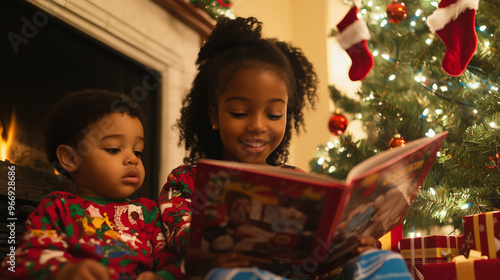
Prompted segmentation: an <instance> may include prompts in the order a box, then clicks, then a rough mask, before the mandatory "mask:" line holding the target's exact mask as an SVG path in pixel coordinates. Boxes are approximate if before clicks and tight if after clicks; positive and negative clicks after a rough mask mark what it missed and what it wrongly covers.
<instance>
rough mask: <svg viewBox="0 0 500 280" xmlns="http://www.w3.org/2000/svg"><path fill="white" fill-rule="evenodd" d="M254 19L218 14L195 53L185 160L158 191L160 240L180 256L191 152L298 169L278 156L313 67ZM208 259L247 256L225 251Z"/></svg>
mask: <svg viewBox="0 0 500 280" xmlns="http://www.w3.org/2000/svg"><path fill="white" fill-rule="evenodd" d="M261 25H262V24H261V23H260V22H259V21H257V20H256V19H255V18H237V19H234V20H232V19H229V18H220V19H219V20H218V22H217V25H216V27H215V29H214V30H213V32H212V33H211V35H210V36H209V37H208V39H207V41H206V42H205V44H204V45H203V46H202V48H201V49H200V52H199V54H198V59H197V61H196V64H197V65H198V74H197V76H196V77H195V79H194V82H193V85H192V88H191V90H190V92H189V93H188V95H187V96H186V97H185V99H184V100H183V107H182V109H181V113H182V115H181V118H180V119H179V120H178V122H177V126H178V127H179V129H180V142H179V143H180V144H182V143H184V148H185V149H186V151H187V152H188V156H187V157H186V158H185V159H184V163H186V164H187V165H181V166H179V167H177V168H176V169H174V170H173V171H172V173H171V174H170V175H169V176H168V180H167V182H166V184H165V185H164V187H163V189H162V191H161V193H160V198H159V206H160V209H161V211H162V219H163V222H164V224H165V226H166V230H167V241H168V242H167V243H168V245H169V246H170V247H171V249H172V250H175V251H176V252H177V253H179V254H180V255H181V256H185V250H186V246H187V241H188V235H189V228H190V220H191V211H192V208H191V206H192V205H191V194H192V190H193V186H194V178H195V175H196V165H195V164H196V161H197V160H198V159H200V158H210V159H222V160H229V161H239V162H245V163H255V164H267V165H272V166H280V167H282V168H293V169H297V170H299V169H298V168H295V167H292V166H288V165H284V164H285V163H286V161H287V159H288V155H289V152H288V148H289V145H290V139H291V133H292V128H295V130H296V131H297V132H299V131H300V127H302V126H303V125H304V120H303V113H302V109H303V108H304V107H305V105H306V102H308V103H309V104H310V105H311V107H312V108H314V104H315V101H316V99H317V96H316V87H317V82H318V81H317V77H316V73H315V72H314V70H313V66H312V64H311V63H310V62H309V61H308V60H307V58H306V57H305V56H304V54H303V53H302V51H301V50H300V49H299V48H296V47H293V46H292V45H290V44H288V43H285V42H280V41H277V40H274V39H266V38H262V35H261V29H262V27H261ZM299 171H301V170H299ZM302 172H304V171H302ZM361 242H362V243H361V244H363V247H359V248H358V250H359V252H361V251H364V250H366V249H369V248H373V244H375V240H374V239H373V238H365V239H362V240H361ZM370 245H372V246H370ZM213 265H214V267H242V266H248V265H249V264H248V262H247V261H244V260H241V259H239V256H238V255H237V254H228V255H224V256H222V257H219V258H218V259H216V260H215V261H214V262H213Z"/></svg>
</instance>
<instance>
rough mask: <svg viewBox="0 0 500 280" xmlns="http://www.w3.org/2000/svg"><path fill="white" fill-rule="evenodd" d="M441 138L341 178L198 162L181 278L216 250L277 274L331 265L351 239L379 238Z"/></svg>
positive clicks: (400, 211) (396, 218) (386, 155)
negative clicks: (238, 255) (341, 179)
mask: <svg viewBox="0 0 500 280" xmlns="http://www.w3.org/2000/svg"><path fill="white" fill-rule="evenodd" d="M446 136H447V132H443V133H441V134H438V135H436V136H434V137H425V138H421V139H418V140H415V141H412V142H409V143H408V144H407V145H406V146H404V147H398V148H396V149H393V150H387V151H384V152H382V153H380V154H378V155H376V156H374V157H371V158H369V159H367V160H365V161H363V162H362V163H360V164H358V165H357V166H356V167H354V168H353V169H352V170H351V172H350V173H349V175H348V176H347V179H346V180H345V181H340V180H336V179H334V178H331V177H328V176H325V175H320V174H308V173H302V172H297V171H293V170H288V169H283V168H278V167H271V166H262V165H255V164H245V163H236V162H226V161H218V160H204V159H202V160H199V161H198V163H197V169H198V170H197V177H196V183H195V190H194V193H193V209H192V211H193V213H192V220H191V232H190V239H189V244H188V250H187V259H186V272H187V275H188V277H190V278H196V277H197V276H203V275H205V274H206V272H208V271H209V270H210V269H211V266H210V264H211V261H212V259H213V258H215V257H216V256H217V255H219V254H224V253H228V252H237V253H240V254H243V255H244V256H245V257H246V258H247V260H249V261H250V262H251V264H252V265H256V266H258V267H260V268H261V269H265V270H269V271H271V272H274V273H276V274H279V275H282V276H284V277H290V278H292V277H294V276H298V275H309V276H313V275H315V274H317V273H322V272H325V271H328V270H331V269H334V268H335V267H337V266H339V265H340V264H341V263H342V262H343V261H344V260H345V259H346V258H348V256H349V253H350V252H352V250H353V249H354V248H356V247H357V246H358V239H357V238H358V237H359V236H363V235H367V236H373V237H374V238H380V237H381V236H383V235H384V234H385V233H387V232H389V231H391V230H392V229H393V228H394V227H396V226H397V225H398V224H399V223H400V222H401V221H402V220H403V218H404V215H405V213H406V211H407V210H408V208H409V207H410V205H411V203H412V202H413V199H414V198H415V196H416V194H417V192H418V190H419V188H420V186H421V184H422V182H423V180H424V179H425V176H426V175H427V173H428V171H429V169H430V167H431V165H432V163H433V161H434V159H435V158H436V155H437V152H438V150H439V148H440V147H441V145H442V143H443V142H444V140H445V138H446Z"/></svg>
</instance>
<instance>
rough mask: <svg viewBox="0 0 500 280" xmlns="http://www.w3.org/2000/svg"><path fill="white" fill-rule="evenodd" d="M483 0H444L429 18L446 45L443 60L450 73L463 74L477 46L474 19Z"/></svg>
mask: <svg viewBox="0 0 500 280" xmlns="http://www.w3.org/2000/svg"><path fill="white" fill-rule="evenodd" d="M478 5H479V0H442V1H441V2H440V3H439V6H438V8H437V9H436V10H435V11H434V13H432V15H430V16H429V18H428V19H427V25H428V26H429V28H430V30H431V32H432V33H434V32H435V33H436V34H437V35H438V36H439V38H441V40H442V41H443V43H444V44H445V46H446V53H445V54H444V57H443V61H442V63H441V65H442V67H443V70H444V71H445V72H446V73H447V74H448V75H450V76H459V75H461V74H462V73H463V72H464V70H465V68H466V67H467V64H469V61H470V60H471V59H472V56H473V55H474V52H475V51H476V47H477V36H476V29H475V24H474V20H475V17H476V10H477V7H478Z"/></svg>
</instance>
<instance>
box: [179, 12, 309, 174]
mask: <svg viewBox="0 0 500 280" xmlns="http://www.w3.org/2000/svg"><path fill="white" fill-rule="evenodd" d="M261 31H262V23H261V22H259V21H258V20H257V19H256V18H253V17H249V18H236V19H229V18H227V17H221V18H219V20H218V22H217V25H216V26H215V29H214V30H213V31H212V33H211V34H210V36H209V37H208V38H207V40H206V41H205V43H204V45H203V46H202V47H201V49H200V52H199V53H198V59H197V60H196V64H197V65H198V74H197V75H196V77H195V79H194V81H193V84H192V88H191V90H190V91H189V93H188V94H187V96H186V97H185V98H184V99H183V102H182V109H181V117H180V119H178V120H177V124H176V126H177V127H178V128H179V130H180V139H179V146H182V143H184V148H185V149H186V151H187V152H188V154H187V156H186V157H185V158H184V163H186V164H194V163H195V162H196V160H198V159H199V158H210V159H221V158H222V147H223V146H222V141H221V139H220V137H219V133H218V132H217V131H213V130H212V129H211V125H210V119H209V115H208V106H209V105H212V106H215V105H216V97H217V95H218V94H220V93H222V91H223V90H224V87H225V86H226V85H227V83H228V82H229V80H231V78H232V77H233V75H234V73H236V72H237V71H238V70H240V69H244V68H255V67H258V68H264V69H269V70H272V71H274V72H275V73H277V74H278V75H279V76H280V77H281V78H282V79H283V80H284V81H285V83H286V84H287V88H288V98H289V102H288V107H287V124H286V129H285V135H284V137H283V140H282V141H281V143H280V145H279V146H278V147H277V148H276V149H275V150H274V151H273V152H272V153H271V154H270V155H269V157H268V158H267V163H268V164H271V165H279V164H284V163H285V162H286V161H287V159H288V155H289V152H288V148H289V146H290V139H291V130H292V127H293V128H295V130H296V131H297V132H300V127H303V126H304V119H303V117H304V116H303V113H302V109H303V108H304V107H305V105H306V101H307V102H309V104H310V105H311V107H312V108H313V109H314V105H315V102H316V99H317V96H316V88H317V83H318V79H317V76H316V73H315V72H314V69H313V66H312V64H311V63H310V62H309V61H308V60H307V58H306V57H305V56H304V54H303V53H302V51H301V50H300V49H299V48H296V47H294V46H292V45H291V44H289V43H286V42H282V41H278V40H276V39H267V38H262V33H261Z"/></svg>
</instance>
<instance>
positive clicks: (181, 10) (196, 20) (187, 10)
mask: <svg viewBox="0 0 500 280" xmlns="http://www.w3.org/2000/svg"><path fill="white" fill-rule="evenodd" d="M153 1H154V2H155V3H157V4H158V5H160V6H162V7H163V8H165V10H167V11H168V12H170V13H171V14H173V15H175V16H176V17H178V18H179V19H180V20H181V21H183V22H184V23H186V24H187V25H189V26H190V27H192V28H193V29H194V30H196V31H198V32H199V33H200V35H201V37H202V38H203V39H205V38H206V37H208V35H209V34H210V32H212V30H213V29H214V27H215V20H213V19H212V18H211V17H210V16H209V15H208V14H207V13H205V12H203V11H202V10H201V9H199V8H197V7H196V6H194V5H193V4H191V3H190V2H189V1H187V0H153Z"/></svg>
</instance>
